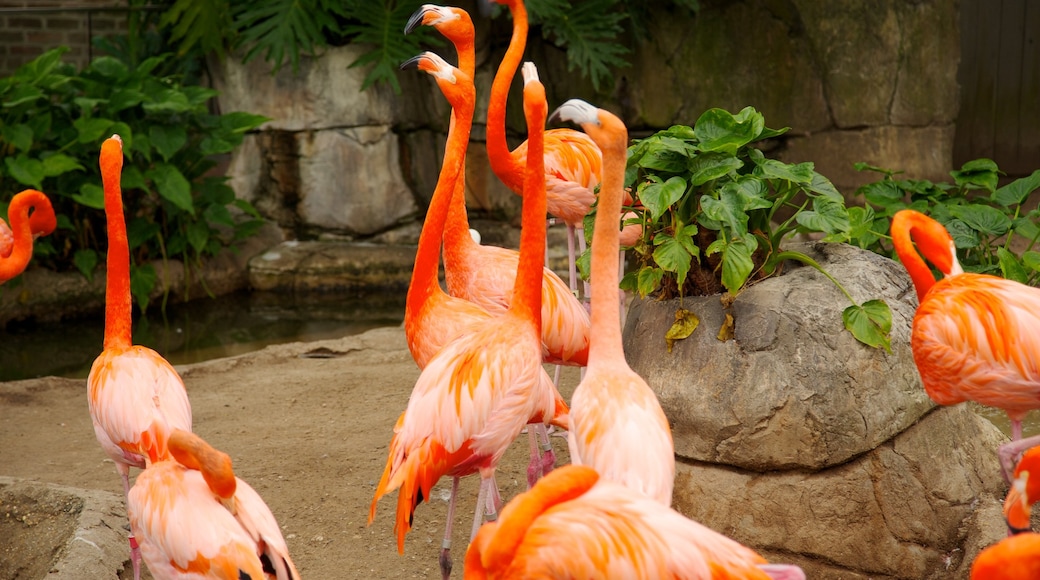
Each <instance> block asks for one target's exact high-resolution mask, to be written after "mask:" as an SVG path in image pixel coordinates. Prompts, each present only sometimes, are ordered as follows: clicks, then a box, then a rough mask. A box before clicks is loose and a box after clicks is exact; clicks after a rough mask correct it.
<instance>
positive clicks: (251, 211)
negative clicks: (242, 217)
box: [231, 199, 263, 219]
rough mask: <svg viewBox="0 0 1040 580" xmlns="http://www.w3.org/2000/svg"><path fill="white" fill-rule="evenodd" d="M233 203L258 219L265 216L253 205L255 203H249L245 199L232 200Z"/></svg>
mask: <svg viewBox="0 0 1040 580" xmlns="http://www.w3.org/2000/svg"><path fill="white" fill-rule="evenodd" d="M231 204H232V205H234V206H235V207H237V208H238V209H240V210H242V211H244V212H246V213H247V214H249V215H251V216H253V217H254V218H256V219H262V218H263V216H261V215H260V212H259V211H258V210H257V209H256V208H255V207H253V204H251V203H249V202H248V201H246V200H244V199H236V200H235V201H233V202H231Z"/></svg>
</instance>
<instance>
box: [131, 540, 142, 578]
mask: <svg viewBox="0 0 1040 580" xmlns="http://www.w3.org/2000/svg"><path fill="white" fill-rule="evenodd" d="M130 565H131V566H133V568H134V580H141V546H140V545H138V543H137V538H135V537H134V535H133V534H130Z"/></svg>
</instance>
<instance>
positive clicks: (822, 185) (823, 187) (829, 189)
mask: <svg viewBox="0 0 1040 580" xmlns="http://www.w3.org/2000/svg"><path fill="white" fill-rule="evenodd" d="M806 189H808V190H809V191H811V192H813V193H818V194H820V195H822V196H825V197H827V198H829V199H832V200H834V201H840V202H841V204H842V205H845V196H843V195H842V194H841V192H839V191H838V189H837V188H836V187H834V184H833V183H831V180H829V179H827V178H826V177H824V176H823V175H821V174H819V173H817V172H816V171H813V176H812V183H810V184H809V185H808V186H806Z"/></svg>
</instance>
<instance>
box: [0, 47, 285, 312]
mask: <svg viewBox="0 0 1040 580" xmlns="http://www.w3.org/2000/svg"><path fill="white" fill-rule="evenodd" d="M66 50H67V49H65V48H58V49H54V50H51V51H49V52H47V53H45V54H43V55H42V56H40V57H39V58H37V59H36V60H34V61H32V62H30V63H27V64H26V65H24V66H23V67H21V68H20V69H18V71H17V72H16V73H15V74H14V75H13V76H11V77H8V78H4V79H0V101H2V102H3V103H4V106H3V107H2V108H0V155H2V156H3V159H4V162H3V165H2V166H0V200H8V199H10V197H11V196H12V195H13V193H14V192H16V191H18V190H21V189H23V188H25V187H26V186H29V187H34V188H37V189H40V190H42V191H44V192H46V193H47V194H48V195H49V196H50V197H51V200H52V203H53V205H54V207H55V211H56V212H57V214H58V225H59V227H58V230H57V231H56V232H55V233H54V234H52V235H51V236H48V237H46V238H41V239H39V240H38V241H37V244H36V248H37V251H36V255H37V256H38V257H39V258H40V259H41V260H42V261H43V262H44V263H45V264H46V265H47V266H49V267H51V268H53V269H56V270H67V269H71V268H73V267H75V268H76V269H78V270H79V271H80V272H81V273H82V274H83V275H84V276H86V277H87V278H90V277H91V276H92V273H93V271H94V269H95V267H96V265H97V264H98V262H99V261H100V256H102V255H103V253H104V248H105V246H106V244H105V241H106V237H105V234H104V232H105V216H104V212H103V211H100V210H103V209H104V195H103V191H102V188H101V178H100V170H99V168H98V161H97V160H98V152H99V151H100V146H101V142H102V141H103V140H104V139H105V138H107V137H108V136H110V135H112V134H113V133H118V134H119V135H120V136H121V137H122V138H123V150H124V154H125V156H126V162H125V164H124V169H123V177H122V185H123V188H124V196H123V199H124V212H125V215H126V220H127V230H128V238H129V243H130V248H131V251H132V254H133V261H134V264H135V266H134V267H133V272H132V285H133V290H134V294H135V296H136V297H137V301H138V304H139V305H140V306H141V308H142V309H144V308H146V307H147V303H148V293H149V291H150V290H151V288H152V287H153V286H154V283H155V271H154V270H153V269H152V268H151V266H149V265H147V262H148V261H150V260H155V259H166V258H168V257H174V256H176V257H180V258H182V259H183V261H184V263H185V265H186V266H189V267H190V266H191V265H192V264H196V265H197V264H198V263H199V261H200V260H201V258H202V256H204V255H212V254H215V253H216V252H217V251H219V250H220V249H221V248H222V247H224V246H227V245H233V244H234V243H236V242H237V241H239V240H242V239H243V238H245V237H247V236H249V235H251V234H252V233H253V232H255V231H256V230H257V228H258V227H259V226H260V225H262V223H263V222H262V221H261V220H260V216H259V214H258V213H257V212H256V210H255V209H254V208H253V207H252V206H251V205H250V204H249V203H247V202H245V201H242V200H236V199H235V195H234V192H233V191H232V190H231V188H230V187H229V186H228V185H227V184H226V183H225V181H226V178H225V177H222V176H217V175H210V173H209V172H210V170H211V169H213V168H214V166H215V165H216V162H215V161H214V158H213V157H214V156H215V155H219V154H223V153H228V152H230V151H231V150H232V149H234V148H235V147H236V146H237V145H238V144H239V143H241V141H242V138H243V135H244V134H245V132H246V131H248V130H250V129H253V128H256V127H258V126H259V125H260V124H261V123H263V122H264V121H266V119H265V118H264V117H260V116H258V115H252V114H249V113H229V114H225V115H215V114H212V113H210V112H209V110H208V108H207V103H208V101H209V100H210V99H211V98H213V97H214V96H215V95H216V92H215V91H213V90H212V89H207V88H203V87H198V86H183V85H182V84H181V83H180V82H178V80H177V79H176V78H175V77H165V76H157V75H155V74H154V73H153V71H154V70H156V68H157V67H159V66H160V65H161V64H162V63H163V61H164V60H165V59H166V58H168V57H169V56H172V55H166V56H160V57H152V58H148V59H145V60H144V61H142V62H141V63H140V65H139V66H137V67H133V68H131V67H128V66H127V65H126V64H124V63H123V62H121V61H119V60H118V59H116V58H113V57H108V56H105V57H100V58H96V59H94V61H93V62H92V63H90V65H89V66H87V67H86V68H85V69H84V70H83V71H81V72H78V73H77V72H76V71H75V70H74V69H73V68H72V67H71V65H67V64H63V63H62V62H61V55H62V53H64V52H65V51H66ZM5 207H6V204H5ZM232 207H236V208H238V209H239V210H241V211H240V213H241V214H242V215H243V216H244V217H243V218H236V217H235V216H234V215H233V214H232V211H231V209H230V208H232Z"/></svg>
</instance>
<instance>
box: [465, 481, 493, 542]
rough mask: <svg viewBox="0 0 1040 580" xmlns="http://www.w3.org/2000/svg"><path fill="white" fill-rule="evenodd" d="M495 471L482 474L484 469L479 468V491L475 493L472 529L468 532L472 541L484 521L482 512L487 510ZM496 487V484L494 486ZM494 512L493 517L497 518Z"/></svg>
mask: <svg viewBox="0 0 1040 580" xmlns="http://www.w3.org/2000/svg"><path fill="white" fill-rule="evenodd" d="M494 481H495V472H494V471H491V473H490V474H488V475H484V470H481V474H480V491H479V492H478V493H477V510H476V513H474V514H473V530H472V532H470V535H469V541H470V542H472V541H473V538H476V537H477V530H479V529H480V526H481V524H483V523H484V514H485V512H486V510H487V502H488V493H489V491H490V489H491V486H492V485H494ZM495 487H496V488H497V487H498V486H495ZM494 493H495V495H498V490H497V489H496V490H495V492H494ZM492 513H494V516H495V519H497V518H498V513H497V512H492Z"/></svg>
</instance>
